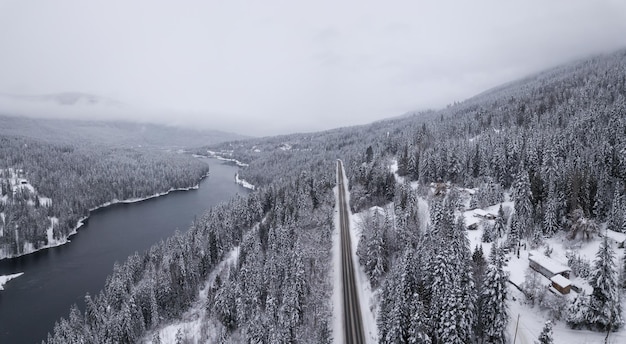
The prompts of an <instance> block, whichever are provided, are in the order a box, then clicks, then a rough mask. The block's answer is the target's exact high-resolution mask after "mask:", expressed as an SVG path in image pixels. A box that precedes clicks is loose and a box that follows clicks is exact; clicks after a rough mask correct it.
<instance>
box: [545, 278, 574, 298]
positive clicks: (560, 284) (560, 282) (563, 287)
mask: <svg viewBox="0 0 626 344" xmlns="http://www.w3.org/2000/svg"><path fill="white" fill-rule="evenodd" d="M550 281H551V282H552V287H553V288H554V289H556V290H558V291H559V293H561V294H563V295H565V294H569V292H570V289H571V288H572V282H571V281H570V280H568V279H567V278H565V277H563V276H562V275H554V276H552V278H550Z"/></svg>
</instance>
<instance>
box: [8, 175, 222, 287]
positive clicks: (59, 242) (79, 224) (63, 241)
mask: <svg viewBox="0 0 626 344" xmlns="http://www.w3.org/2000/svg"><path fill="white" fill-rule="evenodd" d="M209 174H210V172H207V173H206V174H204V175H203V176H202V177H201V178H200V180H198V182H197V183H196V184H195V185H193V186H189V187H186V188H170V189H169V190H167V191H165V192H160V193H156V194H153V195H150V196H146V197H139V198H128V199H124V200H118V199H113V200H111V201H109V202H106V203H103V204H101V205H99V206H96V207H93V208H90V209H89V211H88V215H87V216H83V217H81V218H80V219H78V221H77V222H76V226H75V227H74V228H73V229H72V231H70V232H69V233H68V235H67V236H66V237H65V238H61V239H58V240H55V242H53V243H48V244H46V245H44V246H41V247H39V248H37V249H33V250H29V251H26V252H24V253H21V254H19V255H14V256H6V257H0V260H2V259H10V258H17V257H22V256H26V255H28V254H31V253H35V252H38V251H41V250H45V249H48V248H53V247H58V246H61V245H65V244H67V243H69V242H71V240H70V237H71V236H72V235H75V234H76V233H78V229H79V228H80V227H82V226H83V225H84V224H85V223H84V221H85V220H87V219H88V218H89V216H90V215H91V212H93V211H96V210H98V209H102V208H106V207H108V206H111V205H114V204H129V203H137V202H142V201H146V200H149V199H152V198H156V197H161V196H165V195H168V194H169V193H171V192H176V191H189V190H197V189H199V188H200V182H202V180H204V178H206V177H208V176H209ZM16 277H17V276H16Z"/></svg>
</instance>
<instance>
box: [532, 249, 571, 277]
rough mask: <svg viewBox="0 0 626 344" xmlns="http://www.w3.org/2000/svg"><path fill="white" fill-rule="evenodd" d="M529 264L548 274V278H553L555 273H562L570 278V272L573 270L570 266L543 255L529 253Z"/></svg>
mask: <svg viewBox="0 0 626 344" xmlns="http://www.w3.org/2000/svg"><path fill="white" fill-rule="evenodd" d="M528 265H529V266H530V267H531V268H533V270H535V271H537V272H538V273H540V274H542V275H544V276H546V277H547V278H552V277H553V276H554V275H561V276H563V277H565V278H569V274H570V272H571V271H572V269H570V268H569V266H567V265H563V264H561V263H559V262H557V261H555V260H553V259H551V258H549V257H546V256H543V255H536V256H532V255H529V256H528Z"/></svg>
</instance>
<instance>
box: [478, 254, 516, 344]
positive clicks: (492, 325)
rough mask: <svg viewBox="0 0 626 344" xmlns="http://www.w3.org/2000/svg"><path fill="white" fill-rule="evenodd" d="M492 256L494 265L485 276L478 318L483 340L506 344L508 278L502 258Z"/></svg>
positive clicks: (498, 255)
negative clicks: (480, 311)
mask: <svg viewBox="0 0 626 344" xmlns="http://www.w3.org/2000/svg"><path fill="white" fill-rule="evenodd" d="M494 256H495V263H494V264H492V265H490V266H489V268H488V270H487V274H486V276H485V282H484V284H483V291H482V293H481V308H482V314H480V315H479V316H480V318H481V324H482V326H483V333H484V339H485V340H486V341H487V342H488V343H495V344H503V343H505V342H506V335H505V331H506V326H507V323H508V321H509V317H508V314H507V306H506V299H507V285H506V283H507V279H508V276H507V274H506V272H505V271H504V270H503V269H502V267H503V259H502V256H501V255H500V254H498V253H496V254H495V255H494Z"/></svg>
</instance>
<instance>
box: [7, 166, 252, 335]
mask: <svg viewBox="0 0 626 344" xmlns="http://www.w3.org/2000/svg"><path fill="white" fill-rule="evenodd" d="M207 161H210V162H211V172H210V175H209V176H208V177H207V178H205V179H203V180H202V181H201V182H200V188H199V189H196V190H189V191H179V192H172V193H170V194H168V195H165V196H162V197H156V198H151V199H148V200H145V201H142V202H137V203H130V204H123V203H120V204H114V205H111V206H109V207H106V208H101V209H98V210H96V211H93V212H92V213H91V215H90V217H89V219H88V220H87V222H86V223H85V225H83V226H82V227H81V228H80V229H79V230H78V233H77V234H76V235H74V236H72V237H71V243H68V244H66V245H62V246H59V247H55V248H50V249H46V250H43V251H39V252H35V253H33V254H30V255H26V256H23V257H18V258H12V259H6V260H3V261H0V275H6V274H12V273H16V272H24V275H22V276H20V277H18V278H16V279H14V280H12V281H10V282H9V283H8V284H7V285H5V290H3V291H0V343H39V342H41V340H43V339H45V338H46V336H47V333H48V332H51V331H52V329H53V326H54V322H55V321H56V320H58V319H59V318H60V317H67V315H68V312H69V308H70V306H71V305H72V304H74V303H76V304H78V306H79V307H80V308H81V310H82V309H84V304H83V302H84V301H83V298H84V296H85V293H87V292H89V293H90V294H92V295H93V294H95V293H97V292H98V291H99V290H101V289H102V288H103V287H104V282H105V279H106V277H107V276H108V275H109V274H110V273H111V271H112V268H113V263H114V262H116V261H118V262H122V261H124V260H125V259H126V257H128V256H129V255H131V254H133V253H134V252H135V251H139V252H142V251H145V250H146V249H148V248H149V247H150V246H152V245H153V244H154V243H156V242H158V241H160V240H161V239H165V238H167V237H169V236H171V235H172V234H173V233H174V231H175V230H177V229H178V230H180V231H185V230H187V229H188V227H189V225H190V224H191V222H192V221H193V219H194V216H200V215H201V214H202V213H203V212H204V211H205V210H206V209H208V208H209V207H211V206H214V205H216V204H218V203H219V202H222V201H226V200H228V199H230V198H232V197H233V196H234V195H235V194H237V193H240V194H246V193H248V190H246V189H244V188H242V187H241V186H239V185H237V184H235V182H234V175H235V173H236V172H237V167H236V166H231V165H225V164H222V163H219V162H217V160H207Z"/></svg>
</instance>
